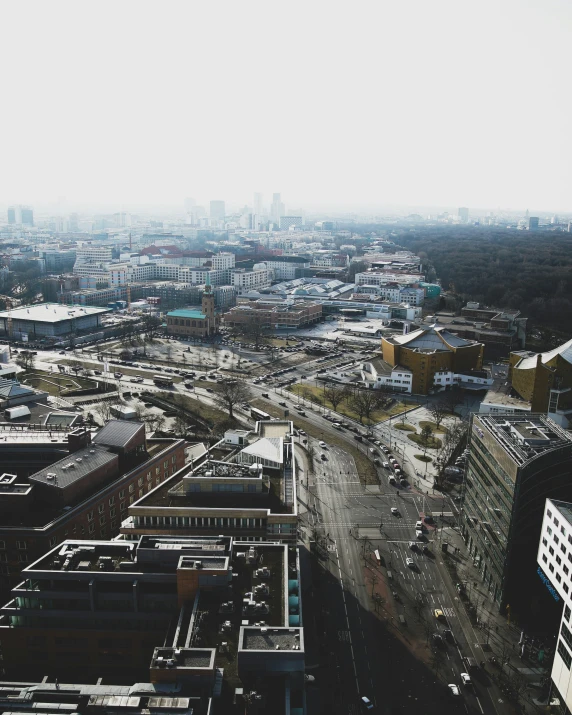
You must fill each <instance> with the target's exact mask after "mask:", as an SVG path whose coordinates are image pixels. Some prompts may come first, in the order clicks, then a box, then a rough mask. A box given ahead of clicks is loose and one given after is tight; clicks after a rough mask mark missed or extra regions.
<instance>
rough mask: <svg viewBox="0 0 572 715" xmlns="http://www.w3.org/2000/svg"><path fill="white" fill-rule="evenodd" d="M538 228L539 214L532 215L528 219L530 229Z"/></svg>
mask: <svg viewBox="0 0 572 715" xmlns="http://www.w3.org/2000/svg"><path fill="white" fill-rule="evenodd" d="M537 229H538V216H530V217H529V219H528V230H529V231H536V230H537Z"/></svg>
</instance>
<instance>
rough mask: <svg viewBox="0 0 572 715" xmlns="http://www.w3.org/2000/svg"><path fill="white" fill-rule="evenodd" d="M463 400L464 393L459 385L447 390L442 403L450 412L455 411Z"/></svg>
mask: <svg viewBox="0 0 572 715" xmlns="http://www.w3.org/2000/svg"><path fill="white" fill-rule="evenodd" d="M462 402H463V395H462V394H461V392H460V390H459V388H458V387H452V388H451V389H450V390H447V391H446V392H445V393H444V394H443V397H442V399H441V403H442V404H443V405H444V407H445V408H446V409H447V410H448V411H449V412H453V413H454V412H455V407H457V405H460V404H461V403H462Z"/></svg>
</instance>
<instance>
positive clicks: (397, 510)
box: [391, 506, 399, 516]
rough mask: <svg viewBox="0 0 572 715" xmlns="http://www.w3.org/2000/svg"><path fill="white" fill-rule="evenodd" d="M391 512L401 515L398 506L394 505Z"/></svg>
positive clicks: (394, 514)
mask: <svg viewBox="0 0 572 715" xmlns="http://www.w3.org/2000/svg"><path fill="white" fill-rule="evenodd" d="M391 513H392V514H393V516H399V509H398V508H397V507H396V506H392V507H391Z"/></svg>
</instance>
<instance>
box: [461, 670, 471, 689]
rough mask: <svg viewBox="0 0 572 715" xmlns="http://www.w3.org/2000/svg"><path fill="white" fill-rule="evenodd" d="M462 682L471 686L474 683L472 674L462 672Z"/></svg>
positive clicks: (466, 685)
mask: <svg viewBox="0 0 572 715" xmlns="http://www.w3.org/2000/svg"><path fill="white" fill-rule="evenodd" d="M461 682H462V683H463V685H464V686H465V687H467V688H469V687H470V686H471V685H472V684H473V681H472V680H471V676H470V675H469V674H468V673H461Z"/></svg>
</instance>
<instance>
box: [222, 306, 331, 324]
mask: <svg viewBox="0 0 572 715" xmlns="http://www.w3.org/2000/svg"><path fill="white" fill-rule="evenodd" d="M253 319H254V320H256V321H257V322H259V323H260V324H261V325H263V326H264V327H267V328H274V329H276V328H292V329H296V328H302V327H305V326H307V325H313V324H314V323H317V322H319V321H320V320H321V319H322V304H321V303H311V302H307V301H292V300H290V301H284V302H281V303H279V304H277V303H276V301H265V300H252V301H249V302H248V303H242V304H241V305H237V306H236V307H234V308H231V309H230V310H229V311H228V312H227V313H225V315H224V322H225V325H228V326H230V327H233V328H237V327H240V326H241V325H245V324H248V323H250V321H252V320H253Z"/></svg>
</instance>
